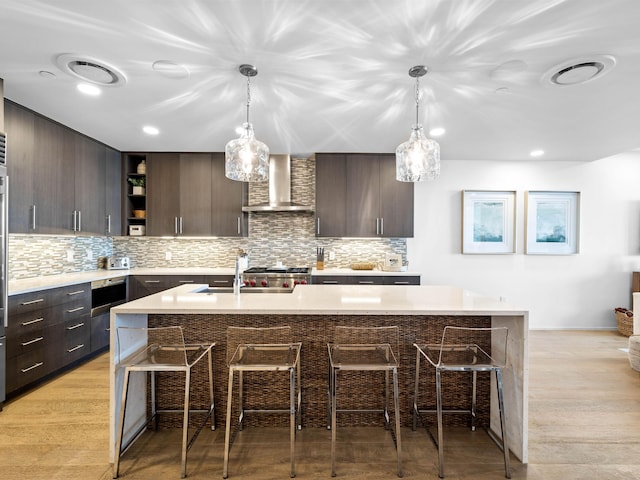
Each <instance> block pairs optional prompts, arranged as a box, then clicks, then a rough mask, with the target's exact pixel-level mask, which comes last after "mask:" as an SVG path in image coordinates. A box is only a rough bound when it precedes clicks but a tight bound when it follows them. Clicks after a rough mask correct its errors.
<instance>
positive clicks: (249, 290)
mask: <svg viewBox="0 0 640 480" xmlns="http://www.w3.org/2000/svg"><path fill="white" fill-rule="evenodd" d="M291 292H293V289H292V288H261V287H243V288H241V289H240V295H244V294H245V293H291ZM194 293H205V294H207V295H213V294H216V293H233V287H206V288H203V289H202V290H197V291H196V292H194Z"/></svg>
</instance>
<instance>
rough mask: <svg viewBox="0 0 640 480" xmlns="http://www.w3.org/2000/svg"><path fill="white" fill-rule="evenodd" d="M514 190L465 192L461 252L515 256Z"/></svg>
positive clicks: (463, 193) (463, 194)
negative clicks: (513, 254)
mask: <svg viewBox="0 0 640 480" xmlns="http://www.w3.org/2000/svg"><path fill="white" fill-rule="evenodd" d="M515 207H516V192H515V191H488V190H463V191H462V253H466V254H512V253H515V244H516V243H515V238H516V230H515V217H516V208H515Z"/></svg>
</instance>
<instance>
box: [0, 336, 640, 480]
mask: <svg viewBox="0 0 640 480" xmlns="http://www.w3.org/2000/svg"><path fill="white" fill-rule="evenodd" d="M626 345H627V339H626V338H625V337H622V336H620V335H618V334H617V333H616V332H592V331H591V332H583V331H571V332H567V331H562V332H558V331H534V332H531V335H530V358H531V371H530V389H529V399H530V402H529V408H530V409H529V418H530V420H529V435H530V442H529V460H530V461H529V464H528V465H522V464H521V463H520V462H518V461H517V460H515V459H513V461H512V468H513V475H512V476H513V478H514V479H536V480H537V479H544V480H556V479H557V480H560V479H562V480H573V479H575V480H578V479H580V480H584V479H598V480H607V479H640V373H637V372H635V371H633V370H631V368H630V367H629V363H628V360H627V356H626V354H625V353H624V352H622V351H620V350H619V349H620V348H625V347H626ZM108 397H109V379H108V355H107V354H105V355H102V356H100V357H98V358H96V359H94V360H92V361H91V362H89V363H87V364H85V365H83V366H82V367H80V368H77V369H75V370H73V371H72V372H69V373H67V374H65V375H64V376H62V377H60V378H57V379H55V380H53V381H51V382H49V383H47V384H45V385H43V386H42V387H40V388H38V389H36V390H34V391H32V392H29V393H28V394H25V395H23V396H21V397H19V398H16V399H14V400H12V401H10V402H8V403H6V404H5V408H4V411H3V412H1V413H0V478H2V479H4V480H13V479H16V480H17V479H27V480H30V479H47V480H49V479H67V480H92V479H96V480H102V479H108V478H111V466H110V465H109V463H108V446H107V445H108V438H109V434H108V421H109V418H108V402H109V400H108ZM402 435H403V446H404V455H403V460H404V467H405V468H404V477H405V478H416V479H436V478H438V476H437V454H436V450H435V447H434V446H433V444H432V443H431V441H430V440H429V438H428V436H427V434H426V433H425V431H424V430H418V431H416V432H413V431H411V430H410V429H405V430H403V432H402ZM329 441H330V436H329V432H328V431H327V430H325V429H322V428H308V429H303V430H302V431H301V432H299V434H298V442H297V447H298V455H297V474H298V475H297V478H299V479H303V478H307V479H326V478H330V477H331V472H330V456H329ZM179 442H180V435H179V431H169V430H161V431H158V432H148V433H146V434H144V435H143V437H142V438H141V439H140V440H139V441H138V442H137V443H136V444H135V445H134V446H133V447H132V448H131V449H130V450H129V451H128V452H127V453H126V454H125V456H124V457H123V460H122V467H121V477H122V478H124V479H131V480H137V479H140V480H143V479H144V480H147V479H148V480H151V479H153V480H160V479H172V478H175V479H178V478H180V457H179V450H180V447H179ZM338 442H339V458H338V467H337V473H338V478H348V479H365V478H366V479H368V480H371V479H373V480H376V479H390V478H396V475H395V450H394V448H393V443H392V441H391V438H390V436H389V434H388V433H385V432H384V430H383V429H381V428H354V429H343V430H339V431H338ZM445 445H446V449H445V458H446V460H447V470H446V474H447V478H449V479H471V478H473V479H480V480H482V479H489V478H491V479H498V478H503V474H504V470H503V464H502V457H501V454H500V451H499V450H498V449H497V448H496V447H495V446H494V445H493V444H492V443H491V442H490V441H489V440H488V439H487V437H486V435H485V434H484V432H475V433H471V432H469V431H467V430H466V429H449V430H448V431H447V432H446V436H445ZM223 446H224V431H223V429H218V430H216V431H214V432H212V431H210V430H205V431H203V433H202V434H201V436H200V437H199V438H198V440H197V441H196V443H195V445H194V447H193V448H192V450H191V452H190V453H189V463H188V466H187V469H188V472H187V473H188V478H191V479H205V478H206V479H210V478H221V476H222V455H223ZM288 461H289V457H288V432H287V431H286V429H256V428H254V429H251V428H248V429H246V430H245V431H243V432H241V433H240V435H239V436H238V439H237V440H236V444H235V445H234V448H233V449H232V451H231V462H230V470H229V474H230V478H232V479H235V478H237V479H252V480H261V479H275V478H283V479H284V478H288V476H289V471H288Z"/></svg>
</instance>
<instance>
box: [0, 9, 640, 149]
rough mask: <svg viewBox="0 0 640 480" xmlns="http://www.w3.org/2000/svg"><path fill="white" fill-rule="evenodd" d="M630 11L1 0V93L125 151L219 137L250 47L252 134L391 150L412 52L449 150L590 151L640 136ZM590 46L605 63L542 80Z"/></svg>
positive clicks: (226, 132)
mask: <svg viewBox="0 0 640 480" xmlns="http://www.w3.org/2000/svg"><path fill="white" fill-rule="evenodd" d="M639 19H640V2H639V1H638V0H607V1H602V0H530V1H529V0H423V1H416V0H395V1H393V2H392V1H389V0H323V1H321V0H242V1H238V0H235V1H234V0H224V1H215V0H164V1H158V0H135V1H133V0H109V1H104V0H59V1H55V2H52V1H50V0H42V1H36V0H2V2H0V45H2V48H0V78H3V79H4V89H5V96H6V98H8V99H10V100H12V101H14V102H17V103H19V104H22V105H24V106H27V107H29V108H31V109H33V110H35V111H37V112H39V113H41V114H43V115H45V116H47V117H50V118H52V119H54V120H56V121H58V122H61V123H63V124H65V125H68V126H70V127H71V128H74V129H75V130H78V131H80V132H82V133H84V134H86V135H89V136H91V137H93V138H96V139H97V140H100V141H101V142H104V143H106V144H108V145H110V146H112V147H114V148H117V149H119V150H122V151H194V152H195V151H224V147H225V144H226V143H227V142H228V141H229V140H231V139H232V138H235V137H237V134H236V131H235V130H236V128H237V127H238V126H240V125H241V124H242V122H243V121H244V120H245V115H246V107H245V104H246V94H247V85H246V78H245V77H243V76H242V75H240V73H239V71H238V67H239V65H240V64H242V63H248V64H253V65H255V66H256V68H257V69H258V72H259V73H258V75H257V76H256V77H254V78H252V79H251V97H252V102H251V107H250V118H251V122H252V123H253V125H254V129H255V132H256V137H257V138H258V139H259V140H261V141H263V142H265V143H266V144H267V145H268V146H269V147H270V150H271V152H272V153H291V154H294V155H306V154H309V153H312V152H356V151H360V152H393V151H395V148H396V146H397V145H398V144H400V143H402V142H404V141H406V140H407V139H408V137H409V133H410V129H411V125H412V123H414V122H415V91H414V89H415V82H414V80H413V79H412V78H411V77H410V76H409V74H408V71H409V68H411V67H412V66H414V65H420V64H423V65H426V66H427V67H428V70H429V72H428V73H427V75H426V76H425V77H422V79H421V80H420V87H421V91H422V96H421V101H420V117H421V122H422V124H423V125H424V126H425V130H427V131H428V130H429V129H431V128H433V127H444V128H445V129H446V133H445V134H444V135H443V136H441V137H438V138H437V140H438V142H439V143H440V148H441V156H442V159H443V160H448V159H453V160H467V159H471V160H475V159H479V160H509V161H517V160H528V159H530V158H531V157H530V156H529V155H530V152H531V151H532V150H534V149H542V150H544V152H545V154H544V155H543V156H542V157H538V158H539V159H540V160H541V161H542V160H570V161H591V160H595V159H600V158H604V157H608V156H610V155H614V154H617V153H620V152H624V151H628V150H633V149H636V148H638V147H640V88H639V85H640V82H639V80H640V28H638V20H639ZM65 55H66V56H65ZM78 58H80V59H88V60H89V61H91V62H93V63H97V64H100V65H103V66H107V67H111V68H112V69H113V70H114V71H119V72H121V74H122V80H121V82H120V85H117V86H106V87H104V88H102V93H101V95H99V96H95V97H92V96H87V95H84V94H82V93H80V92H78V91H77V90H76V84H77V83H78V82H79V79H78V78H77V77H75V76H74V75H72V74H70V73H68V72H67V71H66V70H65V68H63V67H64V65H65V62H62V60H69V59H78ZM593 59H605V63H606V62H609V63H610V64H611V65H610V66H609V68H608V69H605V70H604V72H603V73H601V74H600V75H599V76H597V77H596V78H593V79H591V80H590V81H587V82H585V83H579V84H576V85H562V86H560V85H553V84H551V83H550V82H549V81H548V77H549V76H550V74H551V73H553V72H557V71H558V70H560V69H561V68H563V67H566V66H569V65H572V64H574V63H587V62H590V61H592V60H593ZM612 59H613V61H612ZM61 62H62V63H61ZM155 62H160V63H157V64H156V66H155V68H154V63H155ZM61 65H62V67H61ZM576 71H581V72H582V71H586V72H590V71H591V69H590V68H587V69H581V70H576ZM571 75H573V74H572V73H571V72H570V73H569V75H568V76H567V77H566V78H570V77H571ZM145 125H152V126H155V127H157V128H158V129H159V131H160V133H159V134H158V135H155V136H150V135H147V134H145V133H143V131H142V127H143V126H145ZM9 142H10V139H9ZM9 144H10V143H9Z"/></svg>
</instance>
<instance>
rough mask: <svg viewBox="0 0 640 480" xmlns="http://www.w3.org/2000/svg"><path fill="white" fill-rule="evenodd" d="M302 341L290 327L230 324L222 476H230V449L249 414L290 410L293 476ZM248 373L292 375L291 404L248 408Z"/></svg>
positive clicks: (299, 422) (290, 380)
mask: <svg viewBox="0 0 640 480" xmlns="http://www.w3.org/2000/svg"><path fill="white" fill-rule="evenodd" d="M301 348H302V343H299V342H298V343H295V342H293V341H292V335H291V327H289V326H283V327H266V328H255V327H227V364H228V366H229V386H228V391H227V422H226V432H225V436H224V467H223V472H222V476H223V478H228V476H229V451H230V449H231V446H232V444H233V440H234V439H235V436H236V434H237V432H238V430H241V429H242V428H243V423H244V418H245V414H246V413H288V414H289V425H290V429H289V430H290V455H291V473H290V476H291V478H293V477H295V476H296V471H295V437H296V426H297V427H298V428H301V426H302V424H301V417H300V415H301V410H300V402H301V399H302V395H301V387H300V349H301ZM245 372H285V373H288V376H289V406H288V408H286V409H285V408H281V409H276V408H274V409H245V407H244V393H245V392H244V380H245V379H244V378H243V374H244V373H245ZM236 373H237V374H238V409H239V414H238V422H237V424H236V425H235V427H234V431H233V433H232V432H231V410H232V403H233V384H234V380H233V379H234V375H235V374H236Z"/></svg>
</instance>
